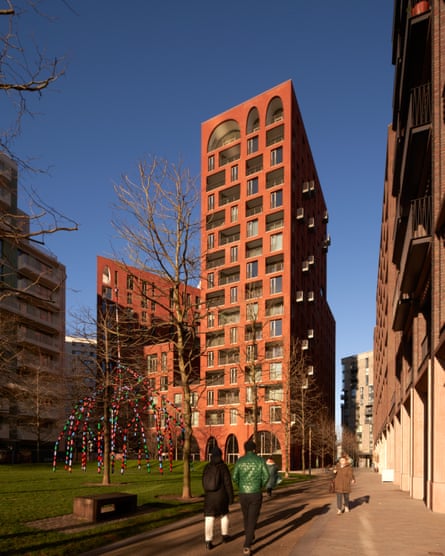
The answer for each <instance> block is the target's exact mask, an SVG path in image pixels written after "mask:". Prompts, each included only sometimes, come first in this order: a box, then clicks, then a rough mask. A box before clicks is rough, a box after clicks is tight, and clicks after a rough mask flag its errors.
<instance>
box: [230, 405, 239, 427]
mask: <svg viewBox="0 0 445 556" xmlns="http://www.w3.org/2000/svg"><path fill="white" fill-rule="evenodd" d="M237 419H238V410H237V409H231V410H230V424H231V425H236V423H237Z"/></svg>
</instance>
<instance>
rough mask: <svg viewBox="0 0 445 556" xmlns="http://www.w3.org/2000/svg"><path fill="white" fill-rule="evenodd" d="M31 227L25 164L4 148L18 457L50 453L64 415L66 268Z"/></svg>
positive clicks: (10, 373)
mask: <svg viewBox="0 0 445 556" xmlns="http://www.w3.org/2000/svg"><path fill="white" fill-rule="evenodd" d="M11 224H12V227H11ZM13 228H15V229H18V230H20V231H19V233H18V234H15V235H14V234H12V235H11V230H12V229H13ZM29 230H30V218H29V217H28V215H26V214H25V213H23V212H22V211H20V210H19V209H18V207H17V166H16V164H15V163H14V162H13V161H11V160H10V159H9V158H8V157H7V156H5V155H4V154H0V351H1V362H0V372H1V374H2V387H1V389H0V417H1V420H0V450H1V454H2V457H3V459H6V460H7V461H13V462H20V461H30V460H31V459H34V460H35V459H41V458H42V457H46V456H47V454H46V452H45V450H46V451H49V453H51V451H52V448H53V443H54V439H55V438H56V437H57V434H58V432H59V427H60V426H61V423H62V422H63V414H62V410H61V408H62V404H61V400H62V399H63V398H64V392H63V388H64V385H63V380H62V378H63V374H62V369H63V365H64V339H65V279H66V273H65V267H64V265H62V264H61V263H60V262H59V261H58V260H57V259H56V257H54V256H53V255H52V254H51V253H49V252H48V251H47V250H46V249H44V248H43V247H41V246H39V244H38V243H36V242H35V241H32V240H31V239H29V236H28V235H27V234H28V233H29Z"/></svg>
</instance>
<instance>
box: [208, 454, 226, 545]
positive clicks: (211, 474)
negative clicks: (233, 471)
mask: <svg viewBox="0 0 445 556" xmlns="http://www.w3.org/2000/svg"><path fill="white" fill-rule="evenodd" d="M202 486H203V488H204V533H205V544H206V549H207V550H210V549H212V548H213V544H212V541H213V529H214V525H215V518H216V517H221V534H222V541H223V542H227V541H228V540H229V505H230V504H232V503H233V485H232V478H231V475H230V471H229V468H228V467H227V465H226V464H225V463H224V462H223V460H222V452H221V450H220V449H219V448H218V447H215V448H214V449H213V451H212V454H211V456H210V463H208V464H207V465H206V466H205V468H204V471H203V474H202Z"/></svg>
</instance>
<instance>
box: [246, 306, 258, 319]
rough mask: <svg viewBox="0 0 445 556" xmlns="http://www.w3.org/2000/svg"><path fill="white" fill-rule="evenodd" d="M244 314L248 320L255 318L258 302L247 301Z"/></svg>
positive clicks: (256, 316)
mask: <svg viewBox="0 0 445 556" xmlns="http://www.w3.org/2000/svg"><path fill="white" fill-rule="evenodd" d="M246 316H247V319H248V320H256V319H257V318H258V303H249V304H248V305H247V311H246Z"/></svg>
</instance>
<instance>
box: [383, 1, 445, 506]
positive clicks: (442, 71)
mask: <svg viewBox="0 0 445 556" xmlns="http://www.w3.org/2000/svg"><path fill="white" fill-rule="evenodd" d="M444 37H445V3H444V2H443V0H430V1H421V2H414V1H412V0H396V1H395V2H394V19H393V50H392V61H393V64H394V66H395V79H394V96H393V121H392V125H391V126H390V128H389V131H388V147H387V160H386V174H385V188H384V200H383V211H382V228H381V240H380V254H379V269H378V284H377V316H376V327H375V333H374V388H375V397H374V441H375V461H376V464H377V465H378V466H379V469H380V470H381V471H382V473H383V472H385V473H386V475H387V477H391V478H392V479H393V480H394V482H395V483H396V484H398V485H399V486H400V488H401V489H402V490H404V491H407V492H409V494H410V496H411V497H413V498H416V499H420V500H424V501H425V503H426V505H427V507H428V508H430V509H432V510H434V511H438V512H445V466H444V465H443V454H444V453H445V435H444V433H443V417H444V415H445V391H444V376H445V374H444V371H445V241H444V240H445V150H444V145H445V117H444V96H445V39H444Z"/></svg>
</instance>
